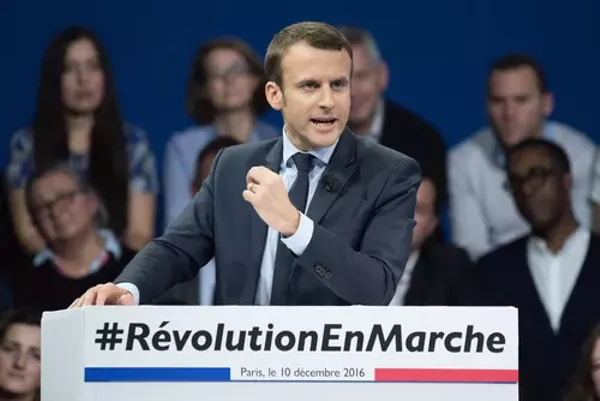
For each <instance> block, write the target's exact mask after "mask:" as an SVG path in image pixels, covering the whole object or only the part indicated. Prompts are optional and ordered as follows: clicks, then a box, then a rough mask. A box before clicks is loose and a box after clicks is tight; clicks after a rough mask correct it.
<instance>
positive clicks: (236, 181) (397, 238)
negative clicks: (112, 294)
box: [115, 130, 421, 305]
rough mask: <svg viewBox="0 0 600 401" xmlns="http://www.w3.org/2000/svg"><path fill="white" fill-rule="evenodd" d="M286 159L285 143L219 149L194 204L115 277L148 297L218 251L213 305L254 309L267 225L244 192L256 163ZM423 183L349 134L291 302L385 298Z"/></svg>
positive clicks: (402, 161)
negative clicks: (246, 198) (247, 200)
mask: <svg viewBox="0 0 600 401" xmlns="http://www.w3.org/2000/svg"><path fill="white" fill-rule="evenodd" d="M282 157H283V142H282V139H274V140H270V141H264V142H260V143H252V144H243V145H238V146H234V147H229V148H226V149H224V150H222V151H221V152H220V153H219V154H218V155H217V156H216V157H215V161H214V163H213V166H212V171H211V174H210V176H209V177H208V178H207V179H206V181H205V182H204V184H203V186H202V188H201V189H200V191H199V192H198V193H197V194H196V195H195V196H194V198H193V199H192V201H191V202H190V203H189V204H188V205H187V207H186V208H185V209H184V210H183V212H182V213H181V214H180V215H179V216H178V217H177V218H176V219H175V220H174V221H173V222H172V223H171V224H170V225H169V227H168V228H167V230H166V231H165V233H164V234H163V235H162V236H161V237H159V238H157V239H155V240H153V241H152V242H151V243H150V244H148V245H147V246H146V247H145V248H144V249H143V250H142V251H140V252H139V253H138V254H137V255H136V257H135V258H134V259H133V260H132V261H131V263H130V264H129V266H128V267H126V268H125V270H124V271H123V273H122V274H121V275H120V276H119V277H118V278H117V280H116V281H115V282H116V283H122V282H129V283H133V284H135V285H136V286H137V287H138V289H139V291H140V303H148V302H150V301H152V300H153V299H155V298H156V297H158V296H160V295H161V294H162V293H164V292H165V291H166V290H167V289H169V288H171V287H172V286H173V285H175V284H176V283H179V282H182V281H185V280H190V279H191V278H193V277H194V276H195V275H196V274H197V272H198V270H199V269H200V267H201V266H204V265H205V264H206V263H207V262H208V261H209V260H210V259H211V258H212V257H213V255H214V256H215V261H216V265H217V274H216V288H215V292H216V294H215V303H216V304H217V305H224V304H226V305H252V304H253V303H254V297H255V293H256V289H257V285H258V278H259V274H260V265H261V258H262V254H263V249H264V245H265V240H266V234H267V225H266V224H265V223H264V222H263V221H262V220H261V218H260V217H259V216H258V214H257V213H256V212H255V211H254V209H253V208H252V206H251V205H250V204H249V203H247V202H246V201H245V200H244V199H243V198H242V192H243V191H244V189H245V188H246V174H247V173H248V170H249V169H250V168H251V167H253V166H257V165H264V166H267V167H269V168H270V169H271V170H273V171H275V172H277V173H279V168H280V166H281V159H282ZM420 181H421V170H420V168H419V165H418V164H417V162H416V161H415V160H414V159H412V158H409V157H408V156H405V155H403V154H401V153H398V152H396V151H394V150H391V149H388V148H385V147H383V146H381V145H378V144H375V143H374V142H371V141H369V140H364V139H360V138H357V137H356V136H355V135H354V134H353V133H351V132H350V131H349V130H345V131H344V133H343V134H342V136H341V137H340V140H339V142H338V144H337V147H336V149H335V151H334V153H333V155H332V157H331V160H330V161H329V164H328V165H327V168H326V170H325V172H324V173H323V177H322V179H321V182H320V183H319V186H318V188H317V190H316V193H315V195H314V197H313V199H312V201H311V204H310V208H309V210H308V212H307V216H308V217H309V218H311V219H312V220H313V221H314V223H315V225H314V231H313V237H312V239H311V241H310V243H309V245H308V246H307V248H306V250H305V251H304V253H303V254H302V255H300V256H298V257H297V258H296V261H295V266H294V269H293V271H292V274H291V276H290V280H289V289H288V299H287V304H289V305H352V304H362V305H387V304H389V302H390V301H391V299H392V297H393V296H394V292H395V291H396V285H397V283H398V281H399V279H400V276H401V275H402V272H403V270H404V266H405V264H406V262H407V260H408V256H409V250H410V245H411V241H412V230H413V227H414V225H415V223H414V220H413V217H414V209H415V203H416V192H417V189H418V187H419V185H420Z"/></svg>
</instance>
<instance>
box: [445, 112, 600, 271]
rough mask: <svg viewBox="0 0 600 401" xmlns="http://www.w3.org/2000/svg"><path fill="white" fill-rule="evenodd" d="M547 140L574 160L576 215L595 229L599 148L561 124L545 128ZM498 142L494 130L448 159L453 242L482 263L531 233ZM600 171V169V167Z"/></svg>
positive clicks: (599, 194) (470, 141)
mask: <svg viewBox="0 0 600 401" xmlns="http://www.w3.org/2000/svg"><path fill="white" fill-rule="evenodd" d="M545 138H546V139H548V140H551V141H554V142H556V143H557V144H559V145H560V146H562V147H563V148H564V150H565V152H566V153H567V155H568V157H569V160H570V161H571V171H572V174H571V175H572V176H573V188H572V194H571V199H573V211H574V212H575V215H576V217H577V220H578V221H579V223H580V224H581V225H583V226H584V227H587V228H591V223H592V204H591V202H590V199H591V198H593V188H592V185H598V187H599V188H598V189H596V195H597V198H594V199H593V200H594V201H596V202H597V201H600V178H599V179H598V180H597V182H594V181H593V179H592V178H593V174H594V168H595V167H596V166H595V162H596V149H597V146H596V145H595V144H594V142H593V141H592V140H590V139H589V138H588V137H587V136H586V135H585V134H583V133H581V132H579V131H576V130H575V129H573V128H571V127H569V126H567V125H564V124H560V123H557V122H548V123H547V124H546V126H545ZM499 154H500V155H501V152H500V153H499V147H498V141H497V139H496V137H495V136H494V134H493V132H492V131H491V130H490V129H489V128H485V129H483V130H481V131H479V132H478V133H476V134H475V135H474V136H472V137H470V138H468V139H466V140H465V141H463V142H461V143H460V144H458V145H457V146H456V147H454V148H453V149H452V150H451V152H450V153H449V156H448V185H449V187H448V190H449V194H450V202H449V206H450V208H449V218H450V227H451V228H452V240H453V242H454V243H455V244H456V245H458V246H460V247H462V248H464V249H465V250H466V251H467V252H468V253H469V255H470V256H471V258H472V259H474V260H475V259H478V258H479V257H480V256H482V255H484V254H485V253H487V252H490V251H492V250H493V249H495V248H497V247H498V246H500V245H503V244H506V243H508V242H510V241H513V240H515V239H517V238H518V237H520V236H523V235H526V234H527V233H529V231H530V229H529V224H527V222H526V221H525V220H524V219H523V217H522V216H521V215H520V214H519V212H518V211H517V208H516V206H515V203H514V200H513V197H512V195H511V193H510V192H509V191H507V190H506V187H505V183H506V179H507V177H506V171H505V168H504V165H503V163H502V162H501V160H499V158H498V156H499ZM598 171H599V172H600V165H598Z"/></svg>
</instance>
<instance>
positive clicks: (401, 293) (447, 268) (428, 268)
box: [390, 170, 476, 306]
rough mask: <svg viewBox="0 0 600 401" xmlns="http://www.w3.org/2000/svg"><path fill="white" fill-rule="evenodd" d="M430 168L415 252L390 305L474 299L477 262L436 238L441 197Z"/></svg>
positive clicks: (422, 192) (425, 175) (442, 303)
mask: <svg viewBox="0 0 600 401" xmlns="http://www.w3.org/2000/svg"><path fill="white" fill-rule="evenodd" d="M432 176H433V174H430V173H429V172H428V171H427V170H424V171H423V180H422V182H421V186H420V187H419V191H418V192H417V204H416V208H415V221H416V223H417V224H416V225H415V228H414V230H413V242H412V252H411V254H410V257H409V259H408V263H407V264H406V267H405V269H404V273H403V274H402V277H401V279H400V282H399V283H398V289H397V290H396V294H395V296H394V298H393V299H392V302H391V303H390V305H394V306H398V305H412V306H426V305H437V306H459V305H471V304H472V303H473V302H475V294H476V292H475V283H474V267H475V266H474V265H473V262H471V260H470V259H469V255H467V253H466V252H465V251H464V250H462V249H460V248H457V247H455V246H453V245H450V244H445V243H443V242H441V241H440V240H438V239H437V238H435V237H434V236H433V233H434V232H435V230H436V228H437V226H438V224H439V221H440V211H441V207H442V200H441V199H440V197H439V195H438V191H437V188H436V186H435V180H434V179H433V178H432Z"/></svg>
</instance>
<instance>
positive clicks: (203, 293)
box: [155, 136, 241, 305]
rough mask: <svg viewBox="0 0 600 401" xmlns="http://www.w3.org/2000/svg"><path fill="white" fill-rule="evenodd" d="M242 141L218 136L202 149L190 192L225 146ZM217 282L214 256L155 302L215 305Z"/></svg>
mask: <svg viewBox="0 0 600 401" xmlns="http://www.w3.org/2000/svg"><path fill="white" fill-rule="evenodd" d="M240 143H241V142H239V141H238V140H236V139H234V138H232V137H230V136H218V137H216V138H214V139H213V140H212V141H210V142H209V143H208V144H207V145H206V146H205V147H204V148H203V149H201V150H200V152H199V153H198V156H197V157H196V163H195V165H196V168H195V173H194V177H193V179H192V183H191V185H190V194H191V196H192V197H193V196H194V195H195V194H196V192H198V191H199V190H200V187H201V186H202V183H203V182H204V180H205V179H206V178H207V177H208V175H209V174H210V168H211V166H212V163H213V160H214V158H215V156H216V155H217V154H218V153H219V152H220V151H221V150H222V149H224V148H227V147H229V146H234V145H239V144H240ZM215 282H216V268H215V260H214V258H213V259H212V260H211V261H210V262H208V263H207V264H206V265H205V266H204V267H202V269H200V272H199V273H198V275H197V276H196V277H194V278H193V279H192V280H189V281H186V282H184V283H180V284H177V285H176V286H175V287H173V288H172V289H171V290H169V291H168V292H167V293H166V294H165V295H163V296H161V297H160V298H158V299H157V300H155V303H159V304H163V303H164V302H169V303H173V302H181V303H182V304H190V305H213V304H214V294H215Z"/></svg>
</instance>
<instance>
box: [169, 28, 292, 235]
mask: <svg viewBox="0 0 600 401" xmlns="http://www.w3.org/2000/svg"><path fill="white" fill-rule="evenodd" d="M264 84H265V77H264V70H263V65H262V61H261V59H260V57H259V56H258V55H257V54H256V53H255V52H254V51H253V50H252V49H251V48H250V47H249V46H248V45H247V44H246V43H244V42H243V41H241V40H239V39H235V38H221V39H215V40H211V41H209V42H207V43H205V44H204V45H202V46H201V47H200V48H199V50H198V52H197V53H196V57H195V60H194V64H193V66H192V70H191V73H190V77H189V82H188V89H187V92H188V93H187V99H186V106H187V112H188V114H189V115H190V117H191V118H192V119H193V120H194V122H195V124H196V125H195V126H193V127H190V128H188V129H186V130H184V131H183V132H179V133H176V134H174V135H173V136H172V137H171V138H170V139H169V141H168V143H167V146H166V149H165V158H164V169H163V174H164V176H163V179H164V183H165V184H164V185H165V222H166V224H168V223H169V222H171V221H172V220H173V219H174V218H175V217H177V215H178V214H179V213H180V212H181V211H182V210H183V208H184V207H185V206H186V205H187V204H188V202H189V201H190V199H191V198H190V192H189V191H190V190H189V188H190V183H191V182H192V180H193V178H194V171H195V166H194V163H195V161H196V157H197V155H198V152H199V151H200V150H201V149H202V148H203V147H204V146H205V145H206V144H207V143H208V142H210V141H211V140H212V139H214V138H215V137H218V136H231V137H232V138H234V139H236V140H237V141H238V142H249V141H260V140H265V139H272V138H277V137H279V136H281V132H282V130H281V129H276V128H274V127H272V126H270V125H268V124H266V123H264V122H262V121H260V120H259V116H260V115H262V114H263V113H264V112H265V111H266V110H267V109H268V103H267V100H266V98H265V91H264Z"/></svg>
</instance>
